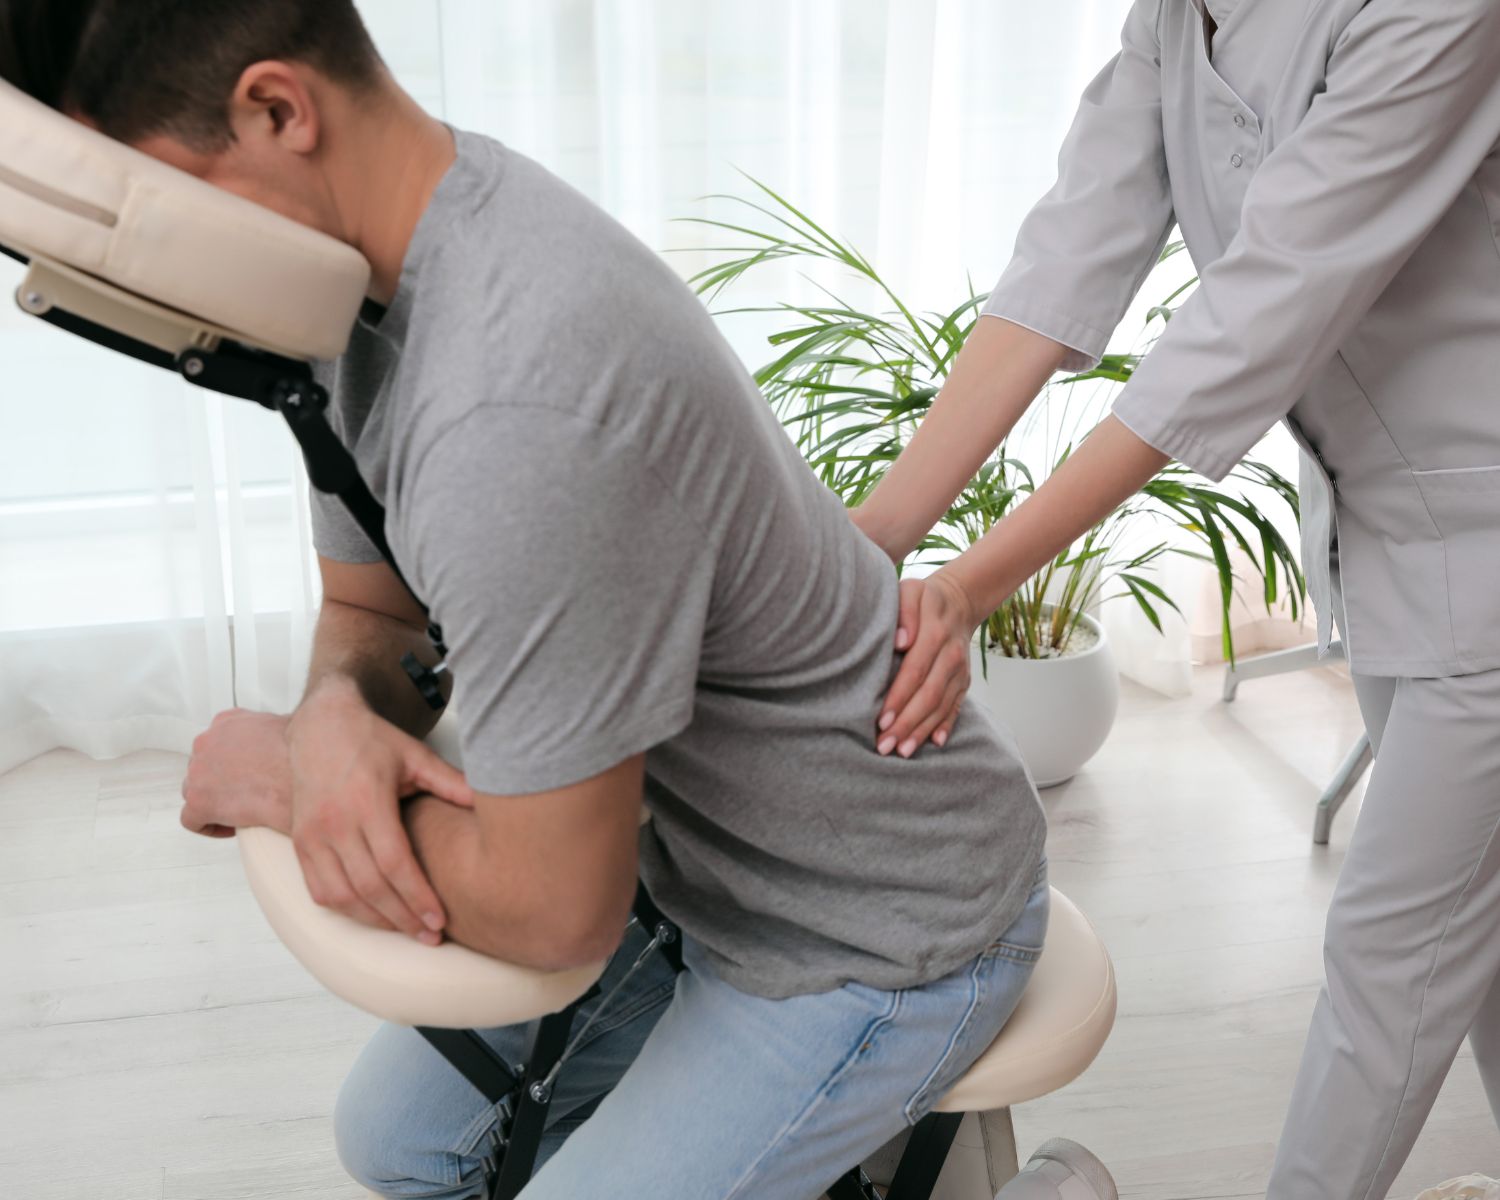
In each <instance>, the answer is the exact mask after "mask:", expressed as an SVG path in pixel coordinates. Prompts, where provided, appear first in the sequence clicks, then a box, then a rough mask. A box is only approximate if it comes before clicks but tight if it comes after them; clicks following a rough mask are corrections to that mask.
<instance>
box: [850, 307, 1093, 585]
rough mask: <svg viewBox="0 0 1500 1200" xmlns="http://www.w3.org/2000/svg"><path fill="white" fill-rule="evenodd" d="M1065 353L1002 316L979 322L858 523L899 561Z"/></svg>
mask: <svg viewBox="0 0 1500 1200" xmlns="http://www.w3.org/2000/svg"><path fill="white" fill-rule="evenodd" d="M1067 354H1068V350H1067V348H1066V347H1065V346H1062V345H1060V344H1059V343H1057V342H1054V341H1053V340H1052V339H1051V338H1047V337H1043V336H1042V335H1041V334H1039V333H1033V332H1032V331H1031V330H1029V329H1025V328H1022V327H1021V326H1020V325H1016V324H1013V323H1012V322H1010V321H1005V320H1001V319H999V318H994V317H991V318H984V319H981V320H980V321H979V322H978V323H977V324H976V325H975V327H974V331H973V333H972V334H970V336H969V340H968V342H966V343H965V345H964V348H963V350H962V351H960V352H959V355H958V358H957V359H956V360H955V361H954V364H953V370H952V372H951V373H950V374H949V377H948V381H947V383H945V384H944V385H943V390H942V392H941V393H940V394H939V395H938V398H937V399H936V400H935V401H934V402H933V405H932V408H931V410H930V411H929V412H928V414H927V416H926V417H925V418H924V419H923V421H922V424H921V425H920V426H919V427H918V428H917V431H916V433H915V434H914V435H913V436H912V439H911V442H910V443H909V444H908V445H907V447H906V449H905V450H903V451H902V453H901V456H900V457H899V458H898V459H897V460H896V462H895V464H894V465H893V466H892V467H891V469H890V471H889V472H887V473H886V476H885V478H884V479H882V480H881V481H880V484H879V486H877V487H876V489H875V491H874V492H873V493H872V494H871V496H870V498H869V499H868V500H867V501H866V502H865V503H864V504H863V505H861V506H860V510H859V513H860V517H859V523H860V526H861V527H862V528H863V529H864V530H865V532H866V533H868V534H869V535H870V536H871V537H872V538H873V539H874V540H875V541H876V543H877V544H879V545H880V546H881V548H882V549H884V550H885V552H886V553H887V554H889V555H890V557H891V559H892V560H893V561H895V562H900V561H901V560H902V559H904V558H905V557H906V556H907V555H908V554H910V553H911V552H912V551H913V550H914V549H915V548H916V547H917V545H918V544H919V543H920V542H921V540H922V539H923V538H924V537H925V536H926V535H927V533H928V532H929V531H930V530H931V529H932V527H933V526H934V525H936V524H937V523H938V521H939V520H941V518H942V516H943V514H944V513H946V512H947V511H948V509H949V507H950V506H951V505H952V503H953V500H954V498H955V497H956V496H957V495H958V493H959V492H960V491H961V490H962V489H963V486H964V485H965V484H966V483H968V482H969V480H971V479H972V478H973V477H974V475H975V473H976V472H977V471H978V470H979V468H980V467H981V466H982V465H983V464H984V461H985V459H987V458H988V457H989V456H990V455H991V454H993V453H994V450H995V447H996V446H998V445H999V444H1000V443H1001V442H1002V441H1004V440H1005V438H1006V436H1007V435H1008V434H1009V433H1010V431H1011V429H1012V428H1014V427H1015V424H1016V422H1017V421H1019V420H1020V419H1021V416H1022V415H1023V414H1024V413H1025V412H1026V410H1027V408H1029V407H1030V406H1031V403H1032V401H1033V400H1035V399H1036V397H1037V394H1038V393H1039V392H1040V391H1041V389H1042V387H1043V386H1044V385H1045V384H1046V382H1047V380H1049V379H1050V378H1052V376H1053V374H1054V373H1055V372H1056V371H1057V370H1058V368H1060V367H1061V366H1062V364H1063V361H1064V359H1065V358H1066V357H1067Z"/></svg>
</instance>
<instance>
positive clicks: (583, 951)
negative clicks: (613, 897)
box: [452, 906, 630, 973]
mask: <svg viewBox="0 0 1500 1200" xmlns="http://www.w3.org/2000/svg"><path fill="white" fill-rule="evenodd" d="M629 919H630V913H629V908H628V906H627V907H626V909H625V911H624V912H621V911H619V909H618V907H617V906H609V907H608V908H606V909H600V910H598V911H595V912H592V913H588V912H582V911H579V910H578V909H573V910H571V911H564V910H562V909H561V908H558V909H554V910H553V911H550V912H538V913H533V914H532V915H531V916H530V917H528V918H527V919H525V920H520V921H518V920H517V919H516V915H515V914H514V913H511V914H509V919H508V920H505V921H484V922H481V923H480V925H479V928H478V929H474V930H471V931H465V930H463V929H461V928H455V929H454V930H453V931H452V933H453V936H454V940H456V941H459V942H461V943H462V944H464V945H466V946H468V947H469V948H470V949H472V950H477V951H479V952H480V953H481V954H487V955H489V956H490V957H491V958H498V959H500V960H502V961H504V962H508V963H512V964H514V965H515V966H518V967H525V968H527V969H528V970H532V971H545V972H549V973H555V972H560V971H574V970H578V969H579V968H582V967H587V966H593V965H595V964H597V963H601V962H603V961H604V960H605V959H607V958H609V956H610V955H611V954H613V953H614V952H615V951H616V950H617V949H618V948H619V945H620V942H621V940H622V939H623V938H624V936H625V925H626V923H627V922H628V921H629ZM466 933H467V936H466Z"/></svg>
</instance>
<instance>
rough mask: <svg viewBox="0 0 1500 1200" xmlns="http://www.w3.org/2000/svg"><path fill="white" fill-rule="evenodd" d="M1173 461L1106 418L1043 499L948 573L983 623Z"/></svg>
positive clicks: (1028, 504)
mask: <svg viewBox="0 0 1500 1200" xmlns="http://www.w3.org/2000/svg"><path fill="white" fill-rule="evenodd" d="M1170 461H1171V459H1170V458H1169V457H1168V456H1167V455H1165V454H1163V453H1161V451H1159V450H1157V449H1155V448H1154V447H1152V446H1150V445H1148V444H1147V443H1146V442H1144V441H1142V440H1141V439H1140V438H1139V437H1137V436H1136V435H1135V434H1134V433H1132V432H1131V431H1130V430H1129V429H1128V428H1126V427H1125V425H1124V424H1123V423H1122V422H1120V421H1119V420H1118V419H1117V418H1115V417H1113V416H1111V417H1106V418H1105V419H1104V420H1103V421H1102V422H1101V423H1100V424H1099V426H1098V427H1097V428H1096V429H1095V430H1094V432H1093V433H1092V434H1090V435H1089V437H1088V438H1087V439H1086V440H1085V441H1084V443H1083V445H1081V446H1080V447H1079V448H1078V450H1077V451H1076V452H1075V453H1074V454H1073V455H1072V456H1071V457H1070V458H1069V459H1068V461H1067V462H1065V463H1063V465H1062V466H1061V467H1059V468H1058V469H1057V470H1056V471H1055V472H1054V473H1053V474H1052V476H1051V477H1050V478H1049V479H1048V480H1047V481H1046V482H1045V483H1044V484H1042V486H1041V487H1040V488H1038V489H1037V491H1036V493H1035V495H1033V496H1031V497H1030V498H1028V499H1027V500H1026V501H1025V502H1024V503H1023V504H1021V505H1020V506H1019V507H1018V508H1017V509H1016V510H1015V511H1014V512H1012V513H1011V514H1010V515H1009V516H1007V517H1006V518H1005V519H1004V520H1003V521H1001V522H999V523H998V524H997V525H996V526H995V527H994V528H993V529H991V530H990V531H989V533H987V534H985V536H984V537H982V538H981V539H980V540H979V541H977V542H975V543H974V545H973V546H971V547H970V548H969V549H968V550H967V551H965V552H964V553H963V554H961V555H959V557H958V558H956V559H954V560H953V561H952V562H950V563H949V564H948V565H947V566H945V567H944V568H943V573H945V574H946V575H948V577H949V578H951V579H952V580H953V581H954V582H955V583H957V584H958V585H959V587H960V588H961V589H962V590H963V592H964V594H965V595H966V596H967V597H968V599H969V602H970V603H971V604H972V605H973V608H974V613H973V615H974V617H975V621H976V624H977V623H978V622H979V621H983V620H984V619H985V618H986V617H987V616H989V614H990V613H992V612H994V611H995V610H996V609H997V608H999V607H1000V605H1002V604H1003V603H1005V601H1006V600H1008V599H1009V598H1010V597H1011V596H1012V595H1014V594H1015V593H1016V591H1017V590H1018V589H1019V588H1020V587H1021V585H1022V584H1024V583H1025V582H1026V580H1028V579H1029V578H1031V576H1032V575H1034V574H1036V572H1037V571H1039V570H1041V569H1042V568H1043V567H1044V566H1046V565H1047V564H1048V563H1049V562H1051V561H1052V560H1053V559H1054V558H1056V557H1057V556H1058V555H1059V554H1061V553H1062V552H1063V551H1064V550H1066V549H1067V548H1068V547H1069V546H1071V545H1072V544H1073V543H1074V542H1076V541H1077V540H1078V539H1079V538H1080V537H1082V536H1083V535H1084V534H1085V533H1087V532H1088V531H1089V530H1090V529H1092V528H1093V527H1094V526H1095V525H1097V524H1098V523H1099V522H1100V521H1102V520H1103V519H1104V518H1105V517H1106V516H1108V515H1109V514H1110V513H1111V512H1113V511H1114V510H1115V509H1116V508H1117V507H1118V506H1119V505H1120V504H1121V503H1123V502H1124V501H1125V500H1127V499H1129V498H1130V497H1131V496H1133V495H1135V494H1136V492H1138V491H1140V490H1141V488H1142V487H1144V486H1145V485H1146V483H1148V482H1149V481H1150V480H1151V479H1152V477H1154V476H1155V475H1156V473H1157V472H1158V471H1160V470H1161V469H1162V467H1164V466H1166V465H1167V463H1169V462H1170Z"/></svg>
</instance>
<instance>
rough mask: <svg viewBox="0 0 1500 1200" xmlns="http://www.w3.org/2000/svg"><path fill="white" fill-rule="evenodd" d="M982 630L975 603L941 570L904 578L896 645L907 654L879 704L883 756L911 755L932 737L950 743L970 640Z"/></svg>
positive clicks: (965, 684)
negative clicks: (930, 573) (920, 577)
mask: <svg viewBox="0 0 1500 1200" xmlns="http://www.w3.org/2000/svg"><path fill="white" fill-rule="evenodd" d="M978 628H979V618H978V617H977V616H976V615H975V613H974V605H973V602H972V601H971V600H970V598H969V596H968V595H967V593H965V591H964V589H963V588H962V587H961V586H960V585H959V584H958V583H957V582H956V581H955V580H954V579H952V578H951V577H950V576H948V575H946V574H944V573H943V572H942V571H938V572H937V573H936V574H933V575H929V576H928V577H927V578H925V579H903V580H902V581H901V616H900V619H899V620H898V622H897V626H896V649H897V650H899V651H903V652H904V654H905V658H904V659H903V660H902V663H901V669H900V670H899V671H897V673H896V678H895V680H894V681H893V682H892V684H891V688H890V691H889V692H887V693H886V697H885V701H884V703H883V704H882V705H881V709H880V713H881V715H880V719H879V722H878V732H877V735H876V736H877V742H876V748H877V749H878V750H879V752H880V753H881V754H899V755H901V756H902V757H903V758H910V757H911V756H912V755H913V754H915V753H916V752H917V751H918V750H919V749H920V748H921V747H922V746H923V745H924V744H925V743H926V742H928V741H929V740H930V741H931V742H933V743H934V744H935V745H937V746H943V745H946V744H947V741H948V737H949V735H950V734H951V733H952V732H953V723H954V722H955V721H956V720H957V719H958V710H959V706H960V705H961V704H962V703H963V698H964V696H965V694H966V693H967V692H968V690H969V678H970V677H969V644H970V643H971V642H972V641H973V640H974V631H975V630H976V629H978Z"/></svg>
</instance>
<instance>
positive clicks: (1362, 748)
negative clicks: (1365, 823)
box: [1313, 733, 1375, 846]
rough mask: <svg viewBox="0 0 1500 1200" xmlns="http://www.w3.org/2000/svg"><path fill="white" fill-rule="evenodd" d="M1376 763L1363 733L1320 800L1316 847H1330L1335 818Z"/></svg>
mask: <svg viewBox="0 0 1500 1200" xmlns="http://www.w3.org/2000/svg"><path fill="white" fill-rule="evenodd" d="M1374 761H1375V756H1374V754H1373V753H1372V751H1371V749H1370V735H1369V734H1367V733H1362V734H1360V735H1359V741H1357V742H1356V743H1355V744H1354V749H1352V750H1350V751H1349V754H1348V756H1347V757H1346V758H1345V759H1344V761H1343V762H1342V763H1340V764H1339V769H1338V773H1337V774H1336V775H1335V776H1334V777H1333V781H1332V782H1331V783H1329V785H1328V786H1327V788H1325V789H1324V791H1323V795H1322V796H1320V797H1319V798H1318V811H1317V816H1316V817H1315V818H1314V820H1313V844H1314V845H1316V846H1326V845H1328V835H1329V833H1330V832H1331V831H1332V829H1333V818H1334V817H1335V816H1337V815H1338V811H1339V809H1340V808H1342V807H1343V806H1344V801H1345V800H1347V799H1349V793H1350V792H1352V791H1353V790H1354V785H1355V784H1357V783H1358V782H1359V779H1360V776H1361V775H1363V774H1364V773H1365V770H1366V768H1368V767H1369V765H1370V764H1371V763H1372V762H1374Z"/></svg>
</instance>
